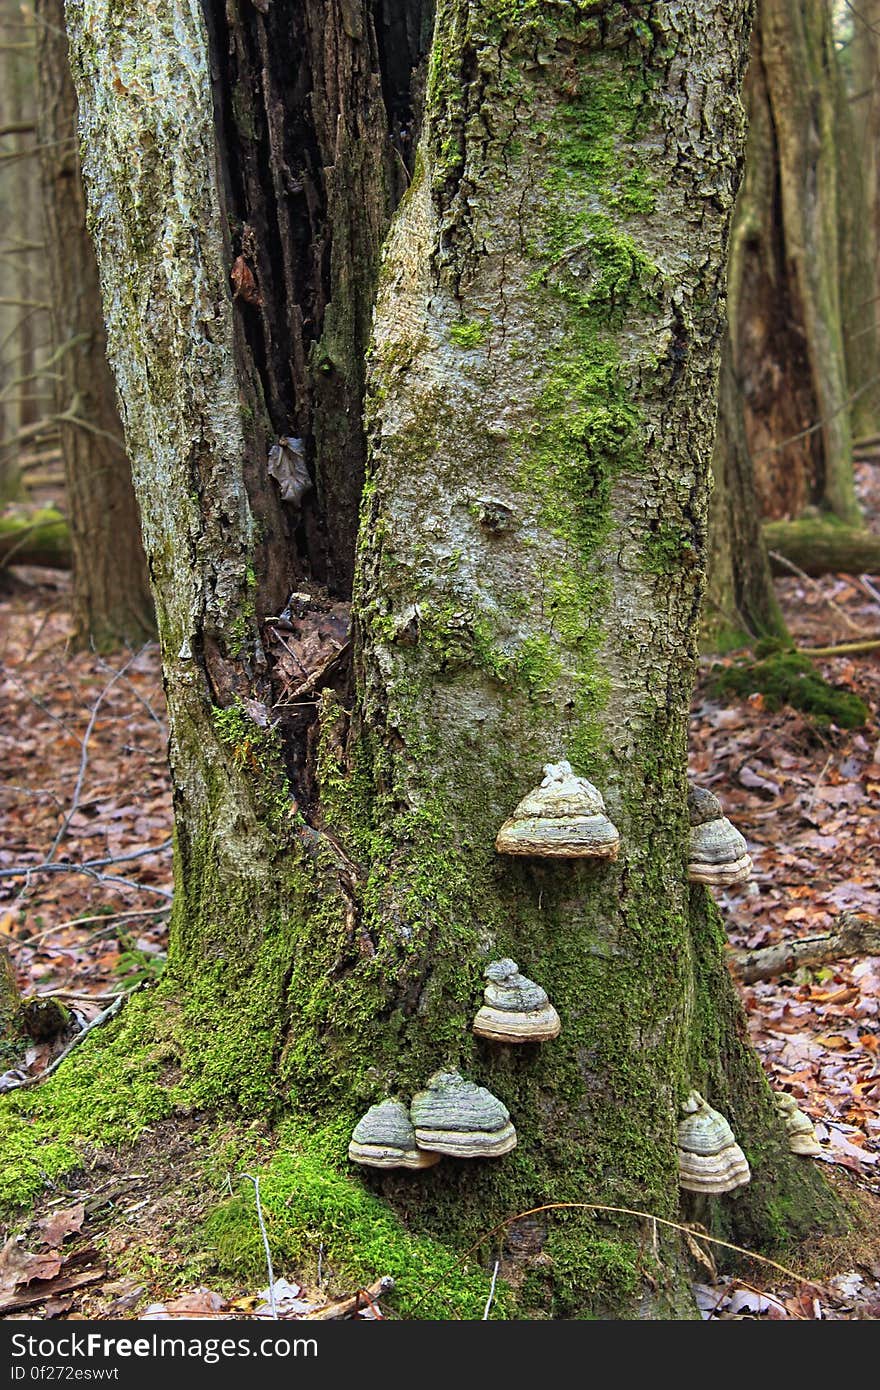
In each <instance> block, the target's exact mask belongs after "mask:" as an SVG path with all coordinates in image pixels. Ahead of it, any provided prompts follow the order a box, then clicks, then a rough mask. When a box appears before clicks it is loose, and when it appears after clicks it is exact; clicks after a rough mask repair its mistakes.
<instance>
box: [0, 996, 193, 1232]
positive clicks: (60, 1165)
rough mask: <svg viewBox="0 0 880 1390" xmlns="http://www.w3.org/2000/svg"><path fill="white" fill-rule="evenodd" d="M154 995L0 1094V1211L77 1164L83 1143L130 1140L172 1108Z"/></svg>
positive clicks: (168, 1046)
mask: <svg viewBox="0 0 880 1390" xmlns="http://www.w3.org/2000/svg"><path fill="white" fill-rule="evenodd" d="M155 1019H156V1012H155V1001H154V999H153V998H152V997H151V996H150V995H149V994H145V995H142V996H138V997H136V998H134V999H132V1000H131V1001H130V1003H129V1004H128V1005H127V1006H126V1009H125V1012H124V1014H123V1015H122V1017H121V1019H120V1020H119V1022H118V1023H113V1024H108V1025H107V1026H106V1027H105V1028H102V1029H99V1030H97V1031H96V1032H95V1033H93V1034H92V1036H91V1037H89V1038H86V1039H85V1040H84V1042H83V1043H82V1044H81V1046H80V1047H79V1049H78V1050H77V1052H76V1054H75V1057H74V1058H72V1059H71V1063H69V1064H65V1066H64V1067H63V1068H62V1069H61V1071H59V1072H58V1073H57V1075H55V1076H52V1077H50V1078H49V1080H48V1081H45V1082H44V1083H43V1084H42V1085H41V1086H39V1087H38V1088H37V1089H35V1090H28V1091H12V1092H11V1093H10V1094H9V1095H7V1096H3V1097H0V1131H2V1134H3V1145H2V1163H0V1211H2V1212H5V1213H7V1214H9V1213H11V1212H12V1211H13V1210H14V1209H15V1208H17V1207H23V1206H26V1205H27V1204H29V1203H31V1202H32V1201H33V1200H34V1199H35V1198H36V1197H37V1196H38V1195H39V1193H40V1192H41V1191H42V1190H43V1188H44V1187H45V1186H46V1185H48V1184H50V1183H52V1182H54V1181H55V1180H56V1179H58V1178H59V1177H61V1176H62V1175H63V1174H65V1173H68V1172H70V1171H71V1169H75V1168H77V1167H78V1166H80V1165H81V1163H82V1159H83V1155H84V1152H85V1150H86V1148H87V1146H90V1145H105V1146H106V1145H108V1144H117V1143H121V1142H123V1141H130V1140H132V1139H136V1138H137V1136H138V1135H139V1134H140V1133H141V1132H142V1131H143V1130H144V1129H145V1128H146V1127H147V1125H149V1124H151V1123H152V1122H153V1121H155V1120H159V1119H162V1118H163V1117H164V1116H166V1115H168V1114H170V1113H171V1111H172V1110H173V1108H174V1104H175V1100H176V1097H177V1094H178V1092H177V1091H176V1089H175V1088H176V1081H177V1065H178V1052H177V1048H176V1047H175V1045H174V1044H173V1042H171V1041H169V1040H168V1039H164V1040H163V1039H161V1038H159V1037H158V1036H157V1034H156V1031H155V1028H154V1024H155Z"/></svg>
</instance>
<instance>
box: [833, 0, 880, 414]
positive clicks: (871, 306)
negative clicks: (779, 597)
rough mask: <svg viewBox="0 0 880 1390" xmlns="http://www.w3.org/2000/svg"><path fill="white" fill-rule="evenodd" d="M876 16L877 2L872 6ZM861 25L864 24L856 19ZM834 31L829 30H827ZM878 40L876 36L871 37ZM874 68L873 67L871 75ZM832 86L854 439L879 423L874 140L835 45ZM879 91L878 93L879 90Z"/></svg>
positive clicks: (841, 274)
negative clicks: (864, 130) (862, 127)
mask: <svg viewBox="0 0 880 1390" xmlns="http://www.w3.org/2000/svg"><path fill="white" fill-rule="evenodd" d="M877 15H878V17H880V6H878V7H877ZM856 23H857V27H858V28H859V29H862V28H863V27H864V25H863V23H862V22H861V21H860V20H858V21H856ZM832 32H833V29H832ZM875 42H880V35H878V36H875ZM877 77H878V73H877V70H876V69H875V80H877ZM831 80H832V82H833V90H834V137H833V147H834V153H835V158H836V161H837V242H838V267H839V268H838V275H839V280H840V316H841V330H842V337H843V351H844V357H845V362H846V382H847V389H848V391H849V407H850V408H849V418H850V425H851V428H852V434H853V438H854V439H858V438H860V437H861V436H864V435H866V434H870V433H871V432H872V431H873V430H875V429H876V428H877V426H878V423H880V372H878V355H877V345H878V336H877V304H876V302H875V300H874V295H875V293H876V284H877V243H876V241H875V238H874V235H873V221H872V219H873V203H872V201H871V200H872V198H873V197H874V194H873V192H872V189H873V187H874V186H875V185H876V170H875V168H874V165H875V163H876V151H877V149H878V146H877V145H872V146H870V147H869V148H870V153H868V152H867V151H866V150H865V148H864V146H863V144H862V139H861V132H860V131H859V127H858V122H859V121H860V120H861V118H862V115H867V111H868V108H867V107H862V108H861V111H860V108H859V107H858V106H853V105H852V103H851V102H850V96H851V91H850V87H849V86H848V84H847V81H846V76H845V74H844V70H843V67H842V66H841V62H840V58H839V55H838V53H837V50H836V48H835V49H834V62H833V65H832V69H831ZM878 96H880V94H878Z"/></svg>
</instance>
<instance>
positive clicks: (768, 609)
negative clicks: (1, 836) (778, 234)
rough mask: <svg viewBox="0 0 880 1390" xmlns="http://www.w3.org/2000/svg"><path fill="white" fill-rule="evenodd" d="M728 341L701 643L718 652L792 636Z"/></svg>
mask: <svg viewBox="0 0 880 1390" xmlns="http://www.w3.org/2000/svg"><path fill="white" fill-rule="evenodd" d="M732 357H733V354H732V348H731V343H730V335H729V333H728V334H725V338H724V344H723V347H722V351H721V371H720V375H719V380H718V421H717V424H716V427H715V448H714V451H713V454H712V474H713V480H714V485H713V488H712V500H711V504H710V508H709V556H708V564H707V588H706V596H705V599H704V604H703V642H704V644H705V645H706V647H707V648H708V649H709V650H713V651H717V650H719V649H720V648H724V647H727V646H730V645H735V646H741V645H743V643H744V642H747V641H748V640H750V639H751V640H754V639H755V638H760V637H777V638H784V637H786V635H787V629H786V626H785V620H784V619H783V617H782V612H781V610H780V607H779V604H778V602H777V600H776V594H775V592H774V590H773V580H772V578H771V576H770V564H769V561H768V558H767V550H766V546H765V544H764V540H763V538H762V535H761V519H760V516H759V514H758V495H757V491H756V489H755V474H754V469H753V467H752V459H751V455H750V453H749V447H748V443H747V442H746V432H745V424H744V421H743V406H742V395H741V393H740V389H739V384H738V382H737V380H736V377H735V376H734V372H733V360H732Z"/></svg>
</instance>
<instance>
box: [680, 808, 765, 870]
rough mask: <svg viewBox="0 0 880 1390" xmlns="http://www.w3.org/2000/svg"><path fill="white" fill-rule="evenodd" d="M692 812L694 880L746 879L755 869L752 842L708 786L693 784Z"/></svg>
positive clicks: (691, 848) (691, 863)
mask: <svg viewBox="0 0 880 1390" xmlns="http://www.w3.org/2000/svg"><path fill="white" fill-rule="evenodd" d="M688 813H689V815H690V822H691V844H690V856H689V863H688V878H689V879H690V881H691V883H714V884H716V885H718V886H719V887H723V886H724V885H726V884H730V883H744V882H745V880H746V879H747V878H749V877H750V875H751V872H752V861H751V859H750V857H749V850H748V845H747V844H746V842H745V840H744V839H743V837H742V835H741V834H740V833H739V831H738V830H737V829H736V826H734V825H731V823H730V821H729V820H728V819H727V817H726V816H725V814H724V812H723V811H722V809H721V802H720V801H719V800H718V798H717V796H714V795H713V793H712V792H710V791H708V790H707V789H706V788H705V787H695V786H693V785H691V786H689V787H688Z"/></svg>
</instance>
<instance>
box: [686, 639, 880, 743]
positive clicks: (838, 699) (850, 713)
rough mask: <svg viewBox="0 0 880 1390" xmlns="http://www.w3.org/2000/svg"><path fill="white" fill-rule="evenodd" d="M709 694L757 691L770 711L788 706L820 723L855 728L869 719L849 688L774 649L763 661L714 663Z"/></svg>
mask: <svg viewBox="0 0 880 1390" xmlns="http://www.w3.org/2000/svg"><path fill="white" fill-rule="evenodd" d="M707 689H708V691H709V694H710V695H714V696H719V695H742V696H749V695H755V694H760V695H763V697H764V704H765V707H766V708H767V709H769V710H771V711H775V710H778V709H781V708H782V706H783V705H790V706H791V707H792V709H798V710H800V711H801V712H802V713H803V714H808V715H810V717H811V718H812V719H813V720H814V722H815V723H816V724H818V725H819V726H825V725H828V724H836V725H837V726H838V727H839V728H841V729H858V728H860V727H861V726H862V725H863V724H865V723H866V722H867V720H868V719H869V718H870V713H871V712H870V710H869V709H868V706H867V705H866V704H865V702H864V700H862V699H860V698H859V696H858V695H853V694H852V692H851V691H849V690H841V689H840V688H839V687H838V686H835V685H829V683H828V681H826V680H824V679H823V677H822V676H820V675H819V673H818V672H817V671H816V668H815V667H814V665H813V663H812V662H811V661H810V660H808V658H807V657H803V656H798V654H797V653H796V652H777V653H776V654H774V655H773V656H769V657H766V658H765V659H764V660H763V661H737V662H735V663H734V664H733V665H732V666H713V667H712V670H711V672H710V675H709V679H708V682H707Z"/></svg>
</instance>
